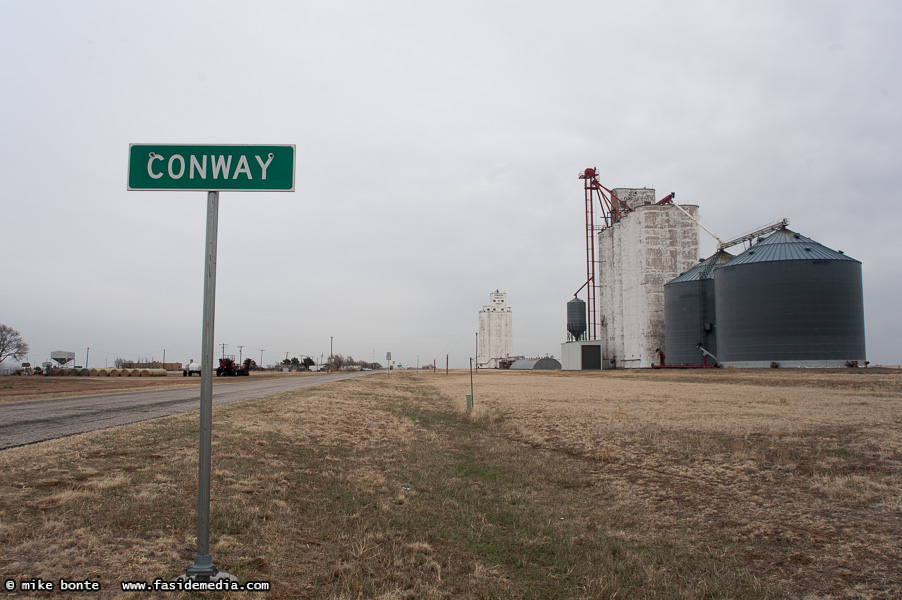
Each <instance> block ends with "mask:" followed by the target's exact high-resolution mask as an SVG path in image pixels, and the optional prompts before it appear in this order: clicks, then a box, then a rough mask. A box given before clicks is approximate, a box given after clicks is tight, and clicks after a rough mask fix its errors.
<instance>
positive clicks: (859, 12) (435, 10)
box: [0, 0, 902, 367]
mask: <svg viewBox="0 0 902 600" xmlns="http://www.w3.org/2000/svg"><path fill="white" fill-rule="evenodd" d="M0 8H2V14H0V56H2V59H0V61H2V62H0V65H2V66H0V69H2V71H0V76H2V90H3V91H2V94H0V109H2V119H0V197H2V210H0V223H2V239H3V250H4V261H3V271H4V275H3V277H2V280H0V323H5V324H7V325H9V326H11V327H14V328H16V329H18V330H19V331H20V332H21V333H22V335H23V337H24V338H25V339H26V341H27V342H28V343H29V344H30V345H31V355H30V359H31V360H32V362H41V361H43V360H47V359H48V357H49V354H50V352H51V351H52V350H70V351H74V352H76V353H77V362H78V364H83V363H84V361H85V357H86V353H87V348H89V347H90V349H91V350H90V364H91V366H103V365H104V364H106V363H108V364H110V365H111V364H112V363H113V361H114V360H115V358H116V357H117V356H121V357H124V358H138V357H148V358H150V357H153V358H156V359H157V360H159V359H161V358H162V354H163V350H164V349H165V350H166V359H167V360H168V361H182V362H187V361H188V360H189V359H191V358H194V359H195V360H199V358H200V342H201V313H202V308H203V306H202V296H203V259H204V256H203V255H204V230H205V202H206V195H205V194H204V193H202V192H129V191H126V168H127V161H128V145H129V143H161V142H166V143H200V144H227V143H238V144H276V143H278V144H296V145H297V169H296V191H295V192H294V193H228V192H223V193H222V194H221V199H220V229H219V261H218V271H217V283H218V286H217V298H216V335H215V338H216V344H217V345H219V344H222V343H225V344H227V347H226V353H229V354H233V353H234V354H237V353H238V345H243V346H244V350H243V352H244V355H245V356H251V357H253V358H254V359H255V360H259V359H260V350H261V349H264V350H265V351H266V352H265V354H264V362H265V363H267V364H271V363H273V362H276V361H277V360H278V359H282V358H284V357H285V355H286V353H288V355H289V356H302V355H313V356H316V357H317V359H319V356H320V355H321V354H328V352H329V343H330V337H334V348H335V352H336V353H341V354H344V355H345V356H347V355H352V356H353V357H354V358H357V359H367V360H371V359H372V358H374V357H375V359H376V360H377V361H382V362H384V358H385V352H386V351H392V352H393V358H395V360H397V361H398V362H401V363H402V364H404V365H412V364H415V362H416V361H417V357H419V361H420V364H424V363H427V362H429V363H431V362H432V361H433V360H434V359H435V360H436V361H437V362H438V363H439V364H440V365H443V364H444V360H445V355H446V354H449V355H450V360H451V365H452V367H453V366H465V365H466V364H467V359H468V357H469V356H472V355H473V353H474V350H475V332H476V329H477V313H478V311H479V309H480V308H481V307H482V306H483V305H484V304H487V303H488V300H489V297H488V294H489V292H491V291H493V290H495V289H496V288H499V289H501V290H503V291H506V292H507V294H508V296H507V297H508V304H509V306H511V307H512V308H513V315H514V351H515V352H516V353H517V354H522V355H527V356H536V355H545V354H546V353H550V354H553V355H555V356H557V357H559V356H560V343H561V342H562V341H564V339H565V336H566V331H565V318H566V308H565V304H566V302H567V301H568V300H569V299H570V298H572V295H573V293H574V292H575V291H576V289H577V288H579V287H580V285H581V284H582V283H583V281H584V279H585V249H584V248H585V239H584V212H583V211H584V205H583V190H582V182H581V181H580V180H578V179H577V175H578V174H579V172H580V171H582V170H583V169H585V168H586V167H597V168H598V171H599V174H600V177H599V179H600V181H601V182H602V183H603V184H604V185H606V186H608V187H644V186H647V187H654V188H656V189H657V190H658V197H659V198H660V197H663V196H664V195H666V194H667V193H669V192H671V191H674V192H676V193H677V200H678V201H679V202H681V203H690V204H698V205H699V206H700V212H701V216H702V220H703V222H704V223H705V224H706V225H707V226H708V227H709V228H711V229H712V230H714V231H715V232H716V233H718V235H719V236H721V237H724V238H726V237H732V236H735V235H739V234H741V233H744V232H746V231H749V230H751V229H754V228H756V227H758V226H761V225H764V224H767V223H770V222H773V221H776V220H779V219H780V218H783V217H788V218H790V220H791V228H792V229H793V230H795V231H798V232H800V233H802V234H804V235H806V236H809V237H811V238H814V239H815V240H817V241H819V242H821V243H822V244H824V245H826V246H828V247H831V248H834V249H837V250H843V251H845V252H846V254H848V255H849V256H852V257H854V258H856V259H858V260H860V261H861V262H862V263H863V273H864V291H865V321H866V326H867V346H868V358H869V359H870V360H871V361H872V362H873V363H880V364H896V365H898V364H900V363H902V350H900V344H899V339H900V338H902V326H900V318H899V296H900V292H902V284H900V269H899V266H898V265H899V261H900V250H902V242H900V235H899V226H900V224H902V208H900V202H899V200H900V198H899V190H900V189H902V186H900V183H902V182H900V178H902V168H900V167H902V165H900V157H902V135H900V115H902V109H900V107H902V88H900V85H902V64H900V59H902V36H900V35H899V31H902V4H900V3H898V2H895V1H889V0H887V1H868V0H864V1H862V0H855V1H854V2H853V1H848V2H837V1H825V0H807V1H794V2H793V1H790V2H787V1H783V0H780V1H759V0H756V1H754V2H752V1H747V2H740V1H719V0H718V1H686V2H664V1H649V2H643V1H634V0H631V1H623V2H619V1H613V2H600V1H599V2H590V1H582V2H580V1H573V2H568V1H558V2H547V1H543V2H537V1H531V0H524V1H519V2H492V1H486V0H479V1H468V0H457V1H455V2H444V3H441V4H440V5H439V4H438V3H431V2H422V1H402V2H363V1H359V2H340V1H329V2H301V1H298V2H289V1H285V2H273V1H256V2H235V1H229V0H219V1H215V2H191V1H183V0H179V1H166V0H163V1H158V2H152V3H151V2H141V3H137V2H121V1H106V2H101V1H95V2H92V1H80V2H69V1H48V2H21V1H12V0H0ZM701 239H702V254H703V255H704V256H707V255H709V254H711V253H712V252H713V250H714V246H715V244H714V242H713V240H711V239H710V238H709V237H708V236H707V234H705V233H702V234H701ZM220 351H221V350H217V352H220Z"/></svg>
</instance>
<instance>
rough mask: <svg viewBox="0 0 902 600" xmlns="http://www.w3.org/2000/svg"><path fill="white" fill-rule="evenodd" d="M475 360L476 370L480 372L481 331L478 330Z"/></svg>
mask: <svg viewBox="0 0 902 600" xmlns="http://www.w3.org/2000/svg"><path fill="white" fill-rule="evenodd" d="M473 362H475V363H476V372H477V373H478V372H479V332H478V331H477V332H476V360H474V361H473Z"/></svg>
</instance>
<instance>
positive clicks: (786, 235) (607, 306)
mask: <svg viewBox="0 0 902 600" xmlns="http://www.w3.org/2000/svg"><path fill="white" fill-rule="evenodd" d="M580 179H583V180H584V182H585V183H584V189H585V201H586V256H587V260H586V283H584V284H583V286H582V287H581V288H580V289H579V290H577V292H576V294H574V299H573V300H571V301H570V302H569V303H568V305H567V334H568V337H567V342H566V343H564V344H562V348H561V352H562V357H563V360H562V363H563V368H564V369H565V370H583V369H609V368H637V367H661V366H669V367H703V366H712V365H714V364H718V363H719V364H720V365H723V366H736V367H778V366H779V367H835V366H854V365H862V366H863V365H865V364H866V354H865V335H864V302H863V296H862V282H861V263H860V262H858V261H857V260H855V259H853V258H851V257H848V256H846V255H845V254H843V253H842V252H840V251H835V250H831V249H830V248H828V247H826V246H824V245H822V244H820V243H818V242H816V241H814V240H812V239H810V238H807V237H805V236H802V235H800V234H798V233H795V232H794V231H792V230H790V229H789V228H788V224H789V222H788V220H785V219H784V220H783V221H780V222H778V223H775V224H773V225H770V226H768V227H765V228H762V229H759V230H757V231H755V232H752V233H751V234H746V235H744V236H741V237H739V238H736V239H735V240H731V241H728V242H724V241H723V240H720V238H717V240H718V242H719V245H718V250H717V252H716V253H715V254H714V255H713V256H711V257H709V258H707V259H703V260H699V258H698V254H699V228H700V227H702V228H704V227H703V226H702V225H701V223H700V222H699V220H698V215H699V208H698V207H697V206H694V205H678V204H676V202H675V201H674V198H675V194H670V195H668V196H667V197H665V198H663V199H661V200H656V198H655V190H653V189H648V188H642V189H629V188H616V189H613V190H610V189H608V188H605V187H604V186H603V185H601V184H600V183H599V182H598V180H597V177H596V175H595V170H594V169H586V171H585V172H584V173H582V174H581V175H580ZM596 199H597V200H598V202H597V204H598V205H600V207H601V210H600V214H601V217H602V219H601V221H603V222H602V223H601V224H597V223H596V221H595V216H594V213H595V205H596ZM705 230H706V231H708V230H707V229H706V228H705ZM708 233H711V232H710V231H708ZM711 235H712V236H713V235H714V234H713V233H711ZM714 237H715V238H716V236H714ZM738 244H743V246H747V247H744V251H742V252H741V253H738V254H737V255H736V256H733V255H732V254H730V253H729V252H727V249H730V248H732V247H734V246H736V245H738ZM596 245H597V251H596ZM583 290H585V296H586V301H585V302H584V301H582V300H581V299H580V298H578V297H577V295H578V294H580V293H581V292H582V291H583ZM580 312H583V313H584V314H585V317H586V318H585V319H581V318H580V315H579V314H578V313H580Z"/></svg>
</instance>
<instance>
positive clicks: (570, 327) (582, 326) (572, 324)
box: [567, 298, 586, 341]
mask: <svg viewBox="0 0 902 600" xmlns="http://www.w3.org/2000/svg"><path fill="white" fill-rule="evenodd" d="M567 333H568V334H570V339H573V340H576V341H579V340H582V339H585V338H586V303H585V302H584V301H582V300H580V299H579V298H573V300H571V301H570V302H568V303H567Z"/></svg>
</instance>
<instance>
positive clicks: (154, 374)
mask: <svg viewBox="0 0 902 600" xmlns="http://www.w3.org/2000/svg"><path fill="white" fill-rule="evenodd" d="M167 375H169V373H168V372H167V371H166V369H153V370H152V371H151V373H150V376H151V377H166V376H167Z"/></svg>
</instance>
